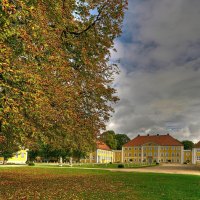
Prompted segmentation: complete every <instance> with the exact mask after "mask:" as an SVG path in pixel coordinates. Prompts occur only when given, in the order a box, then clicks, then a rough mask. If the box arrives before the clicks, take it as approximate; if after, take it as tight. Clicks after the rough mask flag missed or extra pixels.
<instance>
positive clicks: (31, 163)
mask: <svg viewBox="0 0 200 200" xmlns="http://www.w3.org/2000/svg"><path fill="white" fill-rule="evenodd" d="M27 164H28V166H35V163H34V162H31V161H30V162H27Z"/></svg>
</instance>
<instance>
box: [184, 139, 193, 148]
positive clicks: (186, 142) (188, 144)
mask: <svg viewBox="0 0 200 200" xmlns="http://www.w3.org/2000/svg"><path fill="white" fill-rule="evenodd" d="M182 144H183V145H184V149H185V150H192V148H193V147H194V143H193V142H192V141H190V140H184V141H182Z"/></svg>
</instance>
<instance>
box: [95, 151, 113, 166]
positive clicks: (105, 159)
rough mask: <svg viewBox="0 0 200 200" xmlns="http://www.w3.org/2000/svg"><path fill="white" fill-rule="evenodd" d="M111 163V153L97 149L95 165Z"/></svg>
mask: <svg viewBox="0 0 200 200" xmlns="http://www.w3.org/2000/svg"><path fill="white" fill-rule="evenodd" d="M109 162H113V152H112V151H108V150H102V149H97V163H109Z"/></svg>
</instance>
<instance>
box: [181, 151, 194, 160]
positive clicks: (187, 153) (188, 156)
mask: <svg viewBox="0 0 200 200" xmlns="http://www.w3.org/2000/svg"><path fill="white" fill-rule="evenodd" d="M183 153H184V162H186V163H192V151H191V150H184V151H183Z"/></svg>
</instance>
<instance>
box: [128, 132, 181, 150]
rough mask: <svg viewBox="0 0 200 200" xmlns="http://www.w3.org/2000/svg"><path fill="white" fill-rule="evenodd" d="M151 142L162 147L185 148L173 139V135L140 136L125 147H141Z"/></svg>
mask: <svg viewBox="0 0 200 200" xmlns="http://www.w3.org/2000/svg"><path fill="white" fill-rule="evenodd" d="M149 142H152V143H155V144H158V145H160V146H183V144H182V143H181V142H179V141H178V140H176V139H175V138H173V137H172V136H171V135H169V134H167V135H147V136H140V135H138V136H137V137H136V138H134V139H132V140H131V141H129V142H128V143H126V144H125V145H124V147H129V146H141V145H143V144H146V143H149Z"/></svg>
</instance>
